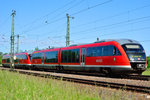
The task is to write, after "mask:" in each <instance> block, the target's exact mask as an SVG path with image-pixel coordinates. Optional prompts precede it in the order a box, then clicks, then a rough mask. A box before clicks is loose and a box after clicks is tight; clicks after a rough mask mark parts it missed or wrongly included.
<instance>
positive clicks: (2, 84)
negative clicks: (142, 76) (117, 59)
mask: <svg viewBox="0 0 150 100" xmlns="http://www.w3.org/2000/svg"><path fill="white" fill-rule="evenodd" d="M135 95H137V96H135ZM139 98H140V99H142V98H143V97H139V95H138V94H136V93H126V92H125V91H122V90H114V89H113V90H111V89H109V90H108V89H106V88H100V87H96V86H89V85H83V84H76V83H72V82H71V83H70V82H65V81H61V80H52V79H47V78H39V77H34V76H28V75H22V74H19V73H12V72H8V71H1V70H0V100H110V99H111V100H120V99H127V100H128V99H131V100H132V99H139Z"/></svg>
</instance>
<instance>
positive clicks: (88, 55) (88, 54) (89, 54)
mask: <svg viewBox="0 0 150 100" xmlns="http://www.w3.org/2000/svg"><path fill="white" fill-rule="evenodd" d="M86 56H87V57H91V56H92V48H87V49H86Z"/></svg>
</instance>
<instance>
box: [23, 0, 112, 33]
mask: <svg viewBox="0 0 150 100" xmlns="http://www.w3.org/2000/svg"><path fill="white" fill-rule="evenodd" d="M112 1H113V0H108V1H105V2H102V3H99V4H96V5H93V6H91V7H88V8H86V9H83V10H80V11H78V12H76V13H73V14H71V15H76V14H79V13H82V12H84V11H87V10H89V9H93V8H95V7H98V6H101V5H104V4H107V3H109V2H112ZM77 4H80V2H79V3H77ZM69 9H71V7H70V8H69ZM69 9H68V10H69ZM64 18H66V17H65V16H64V17H61V18H58V19H56V20H53V21H51V22H49V23H48V24H53V23H55V22H58V21H60V20H62V19H64ZM45 25H46V24H45ZM45 25H42V26H37V27H36V28H34V29H31V30H30V31H32V30H36V29H39V28H42V27H44V26H45ZM27 32H29V30H28V31H25V32H23V33H22V34H24V33H27Z"/></svg>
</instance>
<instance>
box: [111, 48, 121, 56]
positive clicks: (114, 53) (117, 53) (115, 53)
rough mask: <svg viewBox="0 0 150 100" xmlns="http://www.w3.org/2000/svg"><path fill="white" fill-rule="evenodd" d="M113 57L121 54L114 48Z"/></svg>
mask: <svg viewBox="0 0 150 100" xmlns="http://www.w3.org/2000/svg"><path fill="white" fill-rule="evenodd" d="M113 55H121V53H120V51H119V50H118V48H116V47H114V49H113Z"/></svg>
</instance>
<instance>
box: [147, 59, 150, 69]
mask: <svg viewBox="0 0 150 100" xmlns="http://www.w3.org/2000/svg"><path fill="white" fill-rule="evenodd" d="M147 63H148V64H147V68H150V57H147Z"/></svg>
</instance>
